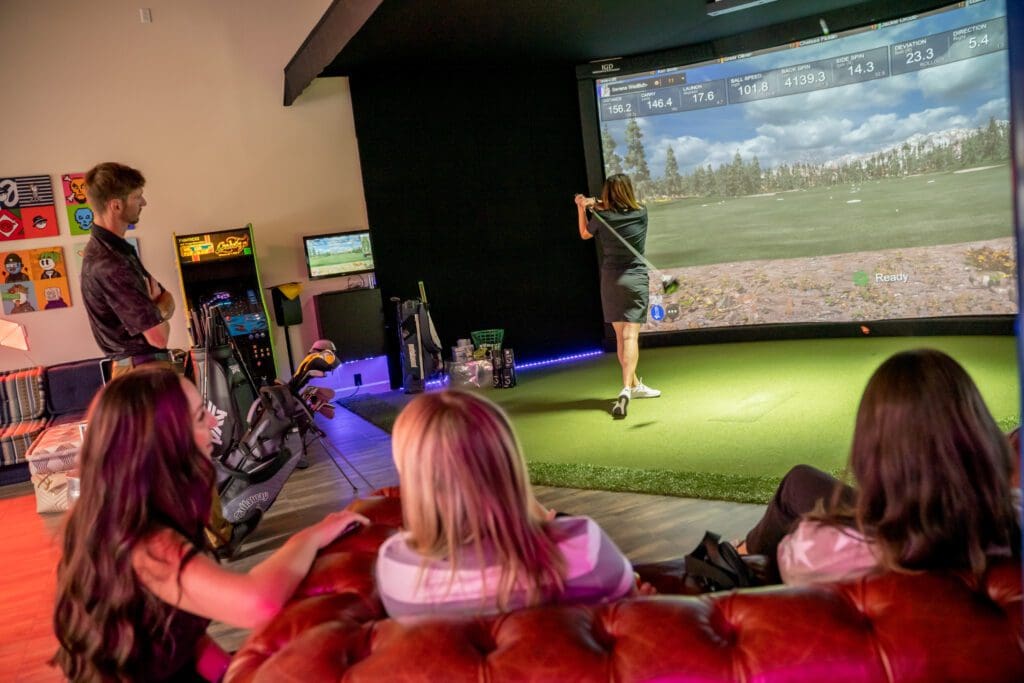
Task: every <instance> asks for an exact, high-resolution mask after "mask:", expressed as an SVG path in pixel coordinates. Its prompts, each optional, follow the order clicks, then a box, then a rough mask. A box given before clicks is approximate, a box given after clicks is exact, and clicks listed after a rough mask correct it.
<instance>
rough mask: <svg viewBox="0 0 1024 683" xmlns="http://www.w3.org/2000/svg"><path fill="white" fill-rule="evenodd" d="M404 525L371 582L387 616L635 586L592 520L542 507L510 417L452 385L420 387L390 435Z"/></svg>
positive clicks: (522, 603) (497, 606) (589, 597)
mask: <svg viewBox="0 0 1024 683" xmlns="http://www.w3.org/2000/svg"><path fill="white" fill-rule="evenodd" d="M392 449H393V451H394V458H395V465H396V467H397V469H398V474H399V479H400V483H401V494H402V514H403V518H404V519H403V521H404V527H405V529H404V531H403V532H401V533H399V534H396V535H395V536H393V537H391V538H390V539H388V541H386V542H385V543H384V544H383V545H382V546H381V548H380V551H379V554H378V561H377V584H378V588H379V590H380V595H381V599H382V600H383V602H384V607H385V608H386V609H387V612H388V614H389V615H391V616H393V617H396V616H409V615H416V614H426V613H434V614H437V613H467V612H468V613H477V614H485V613H494V612H499V611H507V610H512V609H516V608H519V607H526V606H530V605H538V604H546V603H553V602H560V603H564V602H580V603H600V602H604V601H608V600H614V599H616V598H619V597H622V596H623V595H626V594H628V593H631V592H633V590H634V586H635V583H634V576H633V569H632V567H631V566H630V564H629V560H627V559H626V558H625V556H623V554H622V553H621V552H620V551H619V549H618V548H617V547H616V546H615V544H614V543H613V542H612V541H611V539H609V538H608V536H607V535H606V534H605V533H604V532H603V531H602V530H601V528H600V527H599V526H598V525H597V523H596V522H594V521H593V520H591V519H588V518H586V517H560V518H557V519H555V518H554V516H553V515H552V514H551V513H549V512H547V511H545V510H544V509H543V508H542V507H541V506H540V504H538V503H537V501H536V499H535V498H534V496H533V492H532V490H531V489H530V483H529V479H528V478H527V473H526V465H525V463H524V461H523V456H522V454H521V452H520V448H519V443H518V441H517V439H516V437H515V434H514V433H513V431H512V425H511V424H510V423H509V420H508V417H507V416H506V415H505V414H504V413H503V412H502V411H501V409H500V408H498V407H497V406H496V405H494V404H493V403H491V402H490V401H488V400H486V399H484V398H481V397H480V396H477V395H474V394H470V393H467V392H462V391H444V392H438V393H428V394H422V395H420V396H418V397H417V398H415V399H414V400H413V401H412V402H411V403H410V404H409V405H408V406H407V407H406V408H405V410H403V411H402V413H401V415H399V417H398V420H397V421H396V422H395V428H394V433H393V436H392Z"/></svg>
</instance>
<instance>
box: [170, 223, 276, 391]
mask: <svg viewBox="0 0 1024 683" xmlns="http://www.w3.org/2000/svg"><path fill="white" fill-rule="evenodd" d="M174 242H175V248H176V250H177V254H178V272H179V274H180V275H181V286H182V290H183V292H184V305H185V309H186V310H185V319H186V320H187V321H188V324H189V333H190V334H191V336H192V340H193V343H195V344H197V345H198V339H199V338H200V336H201V335H200V334H197V333H198V328H199V326H200V324H201V321H202V319H203V315H204V313H203V312H204V308H205V309H206V310H208V308H209V307H210V306H216V307H217V308H218V309H219V311H220V313H221V314H222V315H223V317H224V322H225V323H226V326H227V330H228V333H229V334H230V336H231V341H232V342H233V343H234V346H235V348H236V349H237V351H238V355H239V356H240V360H241V361H242V362H243V363H244V364H245V366H246V367H245V370H247V371H248V374H249V376H250V377H251V378H252V381H253V382H254V383H255V384H256V386H257V387H260V386H264V385H266V384H270V383H271V382H273V381H274V379H276V378H277V366H276V364H275V362H274V347H273V343H272V341H271V338H272V335H271V332H270V329H269V326H268V324H267V321H268V320H269V317H268V316H267V306H266V303H265V302H264V300H263V288H262V286H261V285H260V276H259V269H258V268H257V264H256V254H255V249H254V248H253V239H252V224H249V225H247V226H245V227H244V228H236V229H231V230H220V231H217V232H203V233H196V234H192V235H177V234H176V235H175V236H174Z"/></svg>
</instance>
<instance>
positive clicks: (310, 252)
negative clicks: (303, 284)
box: [302, 230, 374, 280]
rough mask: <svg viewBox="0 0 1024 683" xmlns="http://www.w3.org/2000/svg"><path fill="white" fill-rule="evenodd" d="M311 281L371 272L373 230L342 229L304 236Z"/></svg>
mask: <svg viewBox="0 0 1024 683" xmlns="http://www.w3.org/2000/svg"><path fill="white" fill-rule="evenodd" d="M302 245H303V250H304V252H305V254H306V272H307V273H309V279H310V280H319V279H322V278H325V277H341V276H343V275H355V274H357V273H368V272H370V271H372V270H373V269H374V264H373V248H372V247H371V246H370V233H369V231H366V230H363V231H359V232H338V233H334V234H331V235H312V236H306V237H303V238H302Z"/></svg>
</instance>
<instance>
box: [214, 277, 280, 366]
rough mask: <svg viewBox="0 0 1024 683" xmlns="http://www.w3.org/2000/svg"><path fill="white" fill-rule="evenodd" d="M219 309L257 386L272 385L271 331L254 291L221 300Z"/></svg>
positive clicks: (239, 293)
mask: <svg viewBox="0 0 1024 683" xmlns="http://www.w3.org/2000/svg"><path fill="white" fill-rule="evenodd" d="M221 301H222V303H221V304H220V305H219V308H220V311H221V313H222V314H223V315H224V322H225V323H227V328H228V333H229V334H230V335H231V339H232V340H233V341H234V343H235V346H236V347H237V349H238V353H239V355H240V356H241V357H242V360H243V361H244V362H245V365H246V367H247V368H248V369H249V372H250V373H251V374H252V378H253V380H255V381H256V383H257V384H258V385H261V386H262V385H264V384H269V383H270V382H272V381H274V378H275V377H276V376H277V371H276V369H275V367H274V356H273V352H272V351H271V347H270V330H269V328H268V325H267V317H266V316H265V315H264V314H263V307H262V306H261V305H260V301H259V298H258V297H257V296H256V292H255V291H254V290H248V291H246V292H238V293H236V294H235V295H234V296H230V297H224V298H223V299H221Z"/></svg>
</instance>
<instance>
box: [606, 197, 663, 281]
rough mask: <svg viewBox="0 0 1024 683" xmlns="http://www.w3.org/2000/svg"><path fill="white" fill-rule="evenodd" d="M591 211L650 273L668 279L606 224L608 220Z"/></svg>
mask: <svg viewBox="0 0 1024 683" xmlns="http://www.w3.org/2000/svg"><path fill="white" fill-rule="evenodd" d="M591 213H593V214H594V216H595V217H596V218H597V220H599V221H601V224H602V225H604V227H606V228H608V232H610V233H611V234H613V235H615V236H616V237H617V238H618V239H619V241H620V242H622V243H623V244H624V245H625V246H626V249H629V250H630V251H631V252H633V256H636V257H637V258H638V259H640V261H642V262H643V264H644V265H645V266H647V269H648V270H650V271H651V272H652V273H654V274H655V275H657V276H658V277H659V278H661V279H662V280H667V279H668V276H667V275H665V273H663V272H661V271H660V270H658V269H657V268H655V267H654V264H653V263H651V262H650V261H648V260H647V259H646V258H645V257H644V255H643V254H641V253H640V252H639V251H637V250H636V247H634V246H633V245H632V244H630V243H629V242H627V241H626V238H625V237H623V236H622V235H620V234H619V231H618V230H616V229H615V228H613V227H612V226H610V225H608V221H606V220H605V219H604V218H602V217H601V214H599V213H598V212H597V211H596V210H595V211H592V212H591Z"/></svg>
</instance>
